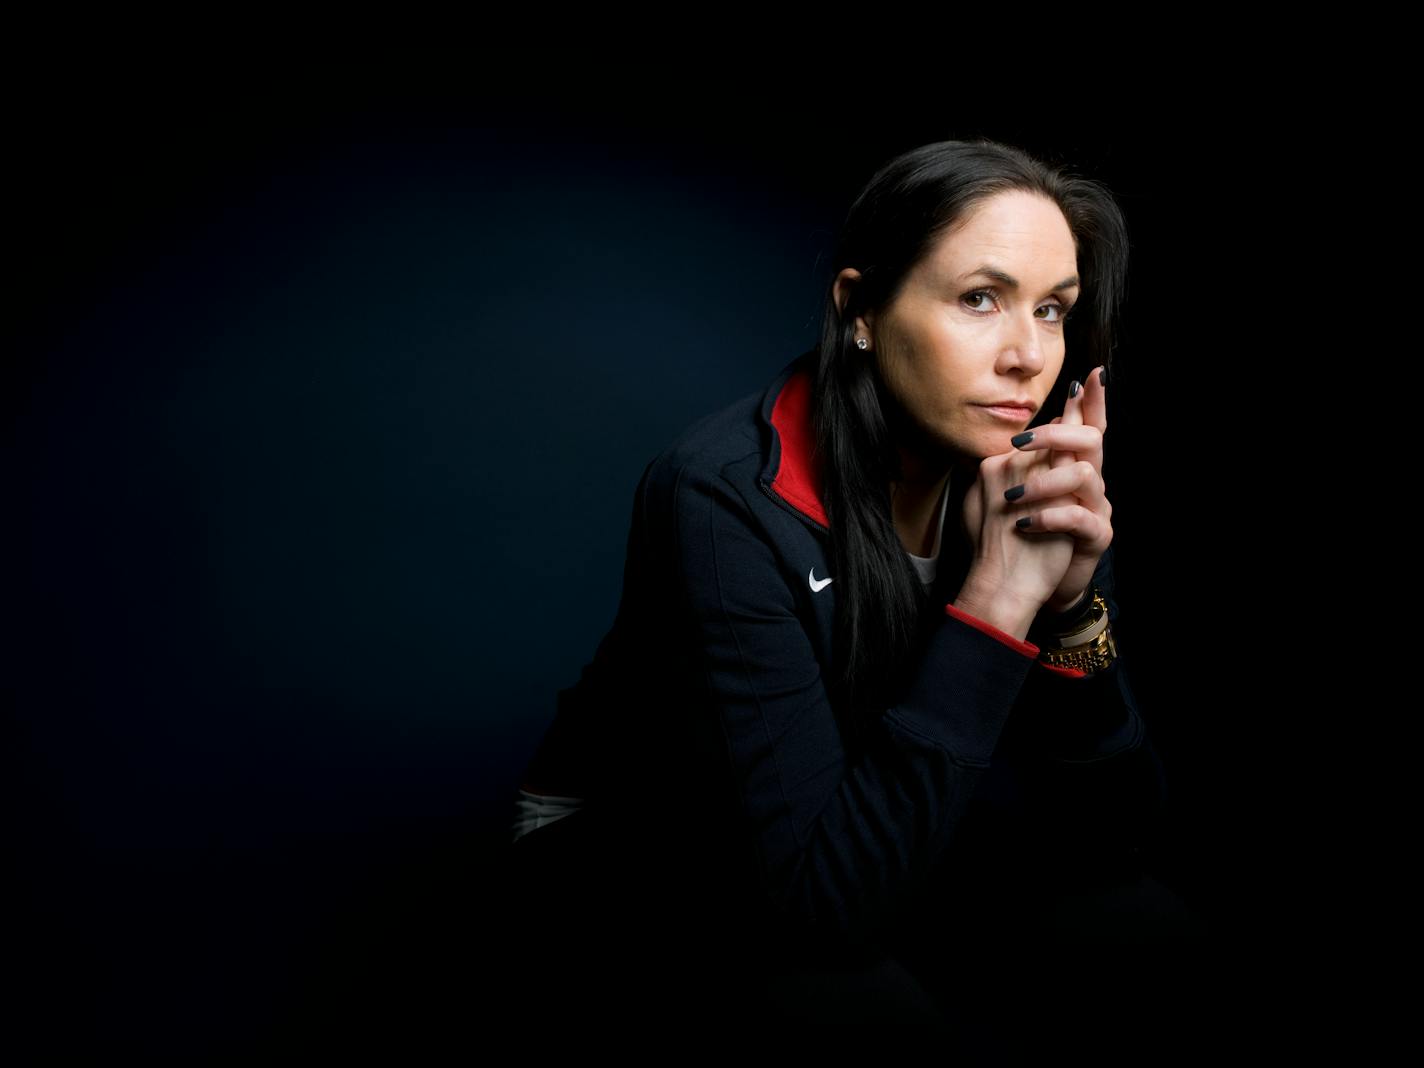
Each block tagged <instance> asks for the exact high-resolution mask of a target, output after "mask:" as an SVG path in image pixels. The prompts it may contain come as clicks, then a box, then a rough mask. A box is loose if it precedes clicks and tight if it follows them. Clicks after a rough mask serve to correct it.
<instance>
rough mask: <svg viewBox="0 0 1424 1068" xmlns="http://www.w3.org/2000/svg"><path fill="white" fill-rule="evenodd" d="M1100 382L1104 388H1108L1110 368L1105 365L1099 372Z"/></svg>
mask: <svg viewBox="0 0 1424 1068" xmlns="http://www.w3.org/2000/svg"><path fill="white" fill-rule="evenodd" d="M1098 383H1099V384H1100V385H1101V386H1102V387H1103V388H1104V389H1106V388H1107V385H1108V369H1107V368H1106V367H1104V368H1103V369H1102V370H1101V371H1099V372H1098Z"/></svg>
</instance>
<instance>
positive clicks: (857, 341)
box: [855, 337, 870, 349]
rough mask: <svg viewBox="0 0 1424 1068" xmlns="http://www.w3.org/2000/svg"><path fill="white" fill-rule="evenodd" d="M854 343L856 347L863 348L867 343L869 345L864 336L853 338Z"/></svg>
mask: <svg viewBox="0 0 1424 1068" xmlns="http://www.w3.org/2000/svg"><path fill="white" fill-rule="evenodd" d="M855 344H856V347H857V348H861V349H863V348H865V347H866V346H867V345H869V344H870V342H868V341H866V340H865V338H863V337H858V338H856V339H855Z"/></svg>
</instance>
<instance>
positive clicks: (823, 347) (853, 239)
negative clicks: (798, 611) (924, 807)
mask: <svg viewBox="0 0 1424 1068" xmlns="http://www.w3.org/2000/svg"><path fill="white" fill-rule="evenodd" d="M1006 190H1026V191H1029V192H1033V193H1037V194H1041V195H1043V196H1045V197H1047V198H1048V199H1050V200H1052V201H1053V202H1054V203H1055V204H1057V205H1058V207H1059V208H1060V209H1061V210H1062V212H1063V215H1064V217H1065V218H1066V220H1067V222H1068V227H1069V229H1070V231H1071V232H1072V235H1073V242H1074V247H1075V250H1076V252H1077V256H1078V274H1079V277H1080V279H1081V284H1082V290H1081V295H1080V297H1079V299H1078V301H1077V303H1076V305H1075V307H1074V311H1073V314H1072V315H1071V316H1069V317H1068V319H1067V320H1066V321H1065V322H1064V332H1065V345H1066V355H1065V360H1064V366H1063V370H1062V372H1060V375H1059V379H1058V383H1056V384H1055V387H1054V391H1053V393H1054V395H1055V396H1056V395H1057V394H1058V392H1059V391H1060V390H1061V391H1062V392H1063V394H1064V395H1065V396H1066V389H1067V383H1068V382H1069V381H1071V380H1072V379H1073V378H1077V379H1079V380H1082V378H1083V377H1084V376H1085V375H1086V374H1087V372H1088V371H1090V370H1092V369H1093V368H1094V367H1096V366H1097V365H1098V364H1103V365H1104V366H1107V367H1109V368H1110V366H1111V358H1112V349H1113V344H1114V326H1115V322H1116V319H1117V315H1118V309H1119V306H1120V305H1121V302H1122V298H1123V293H1124V289H1125V286H1126V276H1127V246H1128V243H1127V226H1126V221H1125V220H1124V218H1123V214H1122V211H1121V210H1120V209H1119V207H1118V206H1117V204H1116V202H1115V201H1114V200H1113V198H1112V195H1111V194H1110V193H1109V192H1108V190H1107V188H1106V187H1105V186H1103V185H1102V184H1100V183H1098V182H1095V181H1093V180H1091V179H1088V178H1084V177H1081V176H1079V175H1077V174H1074V173H1072V172H1071V171H1069V170H1068V169H1067V168H1066V167H1063V166H1058V165H1051V164H1048V163H1045V162H1042V161H1040V160H1038V159H1035V158H1033V157H1032V156H1030V155H1029V154H1028V153H1027V152H1025V151H1023V150H1022V149H1019V148H1015V147H1013V146H1011V145H1005V144H1000V143H998V142H995V141H989V140H973V141H939V142H936V143H933V144H927V145H922V146H920V147H919V148H915V149H913V150H911V151H909V152H906V153H904V154H903V155H900V156H897V157H895V158H894V159H892V160H890V161H889V162H888V163H886V164H884V165H883V166H881V167H880V169H879V170H878V171H876V173H875V175H874V176H873V177H872V178H871V180H870V182H869V183H868V184H867V185H866V187H865V188H864V189H863V190H862V191H861V192H860V194H859V195H858V196H857V197H856V199H855V202H854V203H853V204H852V205H851V208H850V211H849V213H848V214H847V216H846V219H845V222H844V224H843V225H842V228H841V232H840V235H839V240H838V242H837V245H836V249H835V252H834V256H833V260H832V263H831V281H830V285H829V287H828V291H827V295H826V304H825V312H824V315H823V317H822V325H821V337H820V342H819V345H818V353H817V359H816V374H815V382H814V386H813V389H814V398H815V399H814V408H813V411H814V420H815V426H816V448H817V451H818V452H819V454H820V461H821V464H822V486H823V492H824V498H825V503H826V511H827V515H828V518H829V520H830V529H831V536H830V542H831V572H832V574H834V575H835V576H836V588H837V590H839V593H838V595H837V598H836V603H837V618H836V638H835V641H836V646H837V653H836V663H837V664H838V665H839V668H838V673H837V677H836V678H834V679H831V680H829V682H830V685H831V686H832V688H833V689H835V690H837V691H838V692H839V694H840V695H841V699H842V701H843V703H844V707H846V708H847V709H848V710H849V716H848V719H847V720H846V725H847V726H849V727H852V728H857V727H860V726H863V722H862V720H863V716H865V715H867V714H871V715H873V714H874V713H876V712H878V711H880V710H882V709H883V708H885V707H886V706H888V705H890V704H893V703H894V702H895V700H897V699H898V695H899V694H900V692H901V687H902V686H903V684H904V683H905V682H906V681H907V675H908V669H909V668H910V667H911V665H912V663H913V661H914V659H915V657H916V656H917V655H918V653H919V646H920V641H921V639H922V638H924V637H925V633H926V632H925V630H924V627H923V620H924V619H925V618H926V617H927V614H926V613H925V608H926V607H927V602H926V598H925V593H924V590H923V588H922V586H921V584H920V581H919V577H918V575H917V573H916V572H915V570H914V567H913V565H912V564H911V563H910V561H909V559H908V557H907V556H906V553H905V549H904V546H903V545H902V544H901V542H900V538H899V535H898V534H897V532H896V530H895V524H894V521H893V519H892V516H891V508H890V493H889V487H890V483H891V482H892V481H893V480H896V479H898V478H900V477H901V468H900V455H899V450H898V449H897V448H896V444H895V430H896V429H897V425H896V420H897V414H898V413H896V412H895V411H894V410H893V405H892V404H891V403H890V402H888V401H887V399H886V394H885V393H884V386H883V383H882V382H881V381H880V376H879V373H878V370H877V367H876V361H875V360H874V359H869V358H867V354H866V353H865V352H864V351H862V350H861V349H859V348H857V347H856V346H855V319H856V317H857V316H858V315H862V314H864V313H865V312H866V311H867V310H870V311H874V310H877V309H879V308H882V307H884V306H885V305H887V304H889V303H890V302H892V301H893V300H894V299H895V297H896V295H897V294H898V293H899V291H900V289H901V286H902V285H903V283H904V281H905V279H906V277H907V276H908V275H909V273H910V271H911V270H912V269H913V268H914V267H915V266H916V265H917V264H918V263H919V262H920V261H921V260H922V259H923V258H924V257H926V256H927V255H928V254H930V252H931V251H932V250H933V248H934V246H935V245H936V243H937V241H938V240H939V238H940V236H941V235H942V234H943V233H944V232H945V231H946V230H948V229H950V228H951V227H953V226H955V225H956V224H957V223H959V222H960V221H961V220H963V219H964V218H965V217H966V216H967V215H968V214H969V213H970V212H971V211H972V210H973V209H974V208H975V207H977V206H978V204H979V202H980V201H982V200H984V199H986V198H988V197H990V196H993V195H994V194H996V193H1001V192H1004V191H1006ZM847 267H853V268H855V269H856V270H858V271H859V272H860V275H861V278H860V280H859V281H858V282H857V283H856V284H855V285H854V286H852V287H851V288H850V291H849V295H848V297H847V299H846V305H845V308H844V309H838V308H837V307H836V301H835V279H836V277H837V276H838V275H839V274H840V273H841V271H842V270H844V269H845V268H847ZM1109 374H1110V375H1111V371H1109ZM1050 407H1051V405H1050V404H1048V403H1045V404H1044V406H1043V408H1042V409H1041V410H1040V413H1039V418H1040V419H1042V418H1043V415H1044V414H1045V413H1046V412H1047V411H1048V410H1049V409H1050ZM1053 407H1054V410H1061V407H1062V405H1061V401H1060V403H1059V404H1058V405H1056V406H1053ZM961 499H962V498H961ZM946 550H947V545H942V546H941V556H942V559H941V564H940V566H941V567H943V566H945V560H944V559H943V557H944V556H945V555H946ZM838 703H841V702H838Z"/></svg>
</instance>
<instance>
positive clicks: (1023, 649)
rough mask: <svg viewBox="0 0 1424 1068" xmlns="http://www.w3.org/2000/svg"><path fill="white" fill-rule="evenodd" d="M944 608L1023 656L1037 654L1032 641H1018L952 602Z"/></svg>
mask: <svg viewBox="0 0 1424 1068" xmlns="http://www.w3.org/2000/svg"><path fill="white" fill-rule="evenodd" d="M944 610H945V613H946V614H947V615H951V616H953V617H954V618H955V619H957V620H959V621H960V622H962V623H968V624H969V625H970V626H971V627H978V628H979V629H980V630H982V631H983V632H984V633H985V634H987V635H989V637H991V638H998V639H999V641H1001V642H1003V643H1004V644H1005V645H1007V646H1008V647H1009V648H1010V649H1013V650H1014V651H1015V652H1019V653H1022V654H1023V655H1024V656H1032V657H1037V656H1038V646H1036V645H1034V644H1033V642H1026V641H1020V640H1019V639H1018V638H1015V637H1014V636H1013V635H1012V634H1008V633H1006V632H1004V631H1002V630H1000V629H999V628H998V627H996V626H994V625H993V624H992V623H985V622H984V621H983V620H982V619H980V618H979V617H978V616H971V615H970V614H969V613H968V612H966V611H964V610H963V609H960V608H955V607H954V605H952V604H947V605H945V606H944Z"/></svg>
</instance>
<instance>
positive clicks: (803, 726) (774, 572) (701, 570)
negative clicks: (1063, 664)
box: [675, 472, 1037, 948]
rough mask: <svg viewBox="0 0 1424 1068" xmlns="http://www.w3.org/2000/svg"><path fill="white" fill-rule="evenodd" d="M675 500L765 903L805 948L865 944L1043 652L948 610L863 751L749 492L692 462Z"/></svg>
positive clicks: (951, 819) (921, 866)
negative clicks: (827, 680) (849, 743)
mask: <svg viewBox="0 0 1424 1068" xmlns="http://www.w3.org/2000/svg"><path fill="white" fill-rule="evenodd" d="M676 501H677V504H676V515H677V523H678V531H677V535H676V539H675V540H676V543H677V546H678V554H679V557H680V566H681V569H682V575H681V581H682V582H683V584H684V588H685V589H686V591H687V595H688V598H689V603H688V608H689V610H690V616H691V618H690V625H691V627H692V640H693V641H694V642H695V644H696V645H697V647H698V650H697V653H698V658H699V659H700V669H701V672H702V674H703V677H704V678H705V684H706V693H707V695H708V697H709V699H710V713H709V714H710V715H712V716H714V717H715V719H716V721H717V725H718V726H719V727H720V732H721V735H722V737H723V739H724V740H725V754H726V758H727V760H728V767H727V768H726V771H727V772H728V774H729V775H730V777H731V779H732V780H733V784H734V790H733V794H734V797H735V800H736V802H737V804H738V805H739V807H740V812H739V813H738V814H737V818H738V819H739V820H741V821H742V822H741V828H742V832H743V837H744V839H745V841H746V843H747V844H748V845H749V846H750V851H751V853H752V854H753V858H752V859H753V860H754V863H755V868H756V878H757V879H759V881H760V886H759V891H760V899H761V900H762V901H763V903H764V904H766V905H769V906H770V908H771V909H772V915H774V916H777V917H778V920H777V925H778V928H779V929H781V930H783V931H785V932H786V933H788V934H790V935H792V936H793V937H796V938H798V939H807V940H809V943H806V942H803V944H810V945H814V946H817V947H820V948H834V947H840V946H849V947H852V948H859V947H863V946H864V945H866V944H867V943H868V942H871V941H873V940H875V939H876V938H877V936H878V935H879V934H881V933H883V932H884V931H885V930H886V928H887V926H888V925H890V924H891V923H892V922H893V921H894V919H895V918H897V916H898V914H899V913H900V910H901V909H902V908H904V907H906V906H908V904H909V900H910V898H911V896H912V895H913V893H914V892H915V890H916V889H917V887H918V885H919V883H920V880H921V879H922V878H923V876H924V874H925V872H926V871H927V869H928V868H929V866H930V865H931V864H932V862H933V860H934V858H935V857H936V856H938V855H939V854H940V853H941V852H943V851H944V850H945V848H946V845H947V843H948V842H949V840H950V838H951V835H952V833H953V831H954V828H955V825H956V822H957V821H958V820H959V819H960V817H961V815H962V814H963V812H964V810H965V808H966V805H967V803H968V800H969V797H970V795H971V793H972V792H973V790H974V787H975V784H976V782H977V781H978V779H979V777H980V776H981V775H982V774H983V772H984V770H985V769H986V768H987V767H988V765H989V760H990V757H991V755H992V753H993V750H994V747H995V745H996V743H997V741H998V738H999V736H1000V733H1001V731H1002V729H1003V726H1004V723H1005V720H1006V718H1007V717H1008V715H1009V712H1010V710H1011V708H1012V706H1013V704H1014V701H1015V699H1016V697H1017V696H1018V694H1019V692H1020V689H1021V687H1022V686H1023V683H1024V680H1025V678H1026V677H1027V675H1028V673H1029V670H1030V668H1031V667H1032V665H1033V663H1034V657H1035V655H1036V653H1037V649H1036V647H1035V646H1033V645H1032V644H1030V643H1026V642H1021V641H1019V640H1018V639H1016V638H1014V637H1013V636H1012V635H1009V634H1006V633H1004V632H1002V631H1000V630H998V629H997V628H995V627H993V626H991V625H990V624H988V623H986V622H983V621H980V620H978V619H975V618H974V617H973V616H970V615H968V614H967V613H964V612H961V611H959V610H958V609H955V608H953V607H952V606H947V607H946V611H945V616H944V619H943V622H942V624H938V625H937V629H936V630H935V631H934V633H933V634H932V636H931V637H930V639H929V641H928V644H927V645H926V647H925V653H924V656H923V658H922V660H921V662H920V663H919V666H918V672H917V674H916V675H915V677H914V678H913V679H912V680H910V681H909V685H908V687H907V688H906V690H905V691H904V692H905V697H904V700H903V701H901V702H900V703H899V704H897V705H895V706H893V707H891V708H887V709H886V710H885V711H884V713H883V715H882V716H879V717H876V720H875V723H874V725H873V726H872V728H871V729H870V731H869V732H868V739H867V740H866V741H865V742H864V744H863V745H862V746H858V747H857V750H856V756H855V758H854V759H852V758H851V757H850V756H849V755H848V753H847V750H846V748H845V746H844V745H843V740H842V736H841V732H840V730H839V728H838V726H837V723H836V720H835V716H834V714H833V711H832V706H831V703H830V700H829V698H828V694H827V690H826V687H825V685H824V683H823V680H822V674H821V667H820V664H819V662H818V660H817V657H816V653H815V649H814V646H813V643H812V641H811V638H810V636H809V635H808V633H807V631H806V629H805V626H804V624H803V622H802V620H801V619H800V618H799V617H798V615H797V607H796V600H795V595H794V592H793V590H792V589H791V588H790V586H789V585H788V579H787V578H786V575H785V572H784V570H783V568H782V566H781V565H780V564H779V562H778V559H777V556H776V552H775V550H774V548H773V547H772V545H771V544H770V538H769V537H768V535H767V534H766V533H765V531H764V530H763V529H762V528H761V527H760V526H759V524H758V521H757V518H756V516H755V513H754V512H753V511H752V510H751V509H750V508H749V506H748V504H747V502H746V501H745V500H744V499H743V497H742V496H741V494H740V491H739V490H738V489H737V488H736V487H735V486H733V485H732V484H731V483H730V482H729V481H728V480H726V479H725V478H724V477H723V476H722V475H720V474H716V475H695V474H693V473H691V472H685V473H684V476H683V477H682V478H681V479H680V480H679V486H678V490H677V493H676Z"/></svg>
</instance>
